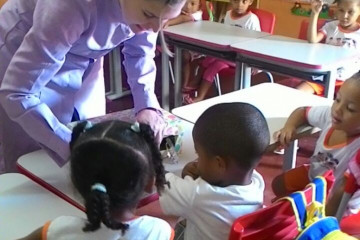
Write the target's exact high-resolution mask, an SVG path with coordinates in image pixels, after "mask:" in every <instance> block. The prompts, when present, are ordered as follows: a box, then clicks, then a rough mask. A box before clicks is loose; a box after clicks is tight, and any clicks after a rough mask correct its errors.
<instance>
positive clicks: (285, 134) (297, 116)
mask: <svg viewBox="0 0 360 240" xmlns="http://www.w3.org/2000/svg"><path fill="white" fill-rule="evenodd" d="M306 123H307V119H306V108H305V107H301V108H298V109H296V110H295V111H293V112H292V113H291V115H290V117H289V118H288V120H287V121H286V123H285V126H284V128H282V129H281V130H280V131H278V132H275V134H274V138H275V140H278V141H279V142H280V144H281V145H282V146H284V145H288V144H289V143H290V142H291V141H292V140H294V139H295V135H296V130H297V128H298V127H300V126H301V125H304V124H306Z"/></svg>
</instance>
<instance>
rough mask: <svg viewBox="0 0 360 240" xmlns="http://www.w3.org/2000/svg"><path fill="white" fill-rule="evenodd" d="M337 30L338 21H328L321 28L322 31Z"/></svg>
mask: <svg viewBox="0 0 360 240" xmlns="http://www.w3.org/2000/svg"><path fill="white" fill-rule="evenodd" d="M338 28H339V20H330V21H327V22H325V24H324V26H323V27H322V29H328V30H331V31H335V30H337V29H338Z"/></svg>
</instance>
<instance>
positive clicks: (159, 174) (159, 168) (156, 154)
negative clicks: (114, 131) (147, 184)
mask: <svg viewBox="0 0 360 240" xmlns="http://www.w3.org/2000/svg"><path fill="white" fill-rule="evenodd" d="M140 134H141V135H142V136H143V137H144V139H145V140H146V142H147V143H148V145H149V147H150V150H151V156H152V158H151V160H152V163H153V165H154V171H155V174H156V176H155V179H156V180H155V186H156V188H157V190H158V192H159V194H160V193H161V191H163V190H164V185H165V184H167V185H169V183H168V182H167V181H166V180H165V168H164V165H163V164H162V158H161V154H160V151H159V148H158V146H157V145H156V144H155V138H154V132H153V130H152V129H151V128H150V126H148V125H146V124H140Z"/></svg>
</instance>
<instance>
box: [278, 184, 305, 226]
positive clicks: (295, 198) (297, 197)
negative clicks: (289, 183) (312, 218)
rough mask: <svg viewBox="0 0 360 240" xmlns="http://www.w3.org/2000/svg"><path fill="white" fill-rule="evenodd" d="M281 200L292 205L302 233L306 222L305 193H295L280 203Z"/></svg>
mask: <svg viewBox="0 0 360 240" xmlns="http://www.w3.org/2000/svg"><path fill="white" fill-rule="evenodd" d="M281 200H287V201H289V202H290V203H291V207H292V209H293V211H294V215H295V220H296V223H297V226H298V231H299V232H300V231H302V230H303V229H304V228H305V221H306V198H305V194H304V192H302V191H299V192H294V193H292V194H290V195H289V196H288V197H284V198H281V199H279V201H281Z"/></svg>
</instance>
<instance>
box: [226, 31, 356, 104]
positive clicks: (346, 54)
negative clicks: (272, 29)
mask: <svg viewBox="0 0 360 240" xmlns="http://www.w3.org/2000/svg"><path fill="white" fill-rule="evenodd" d="M231 48H232V49H233V50H234V51H236V52H237V53H238V57H237V61H238V62H239V63H240V62H241V63H245V64H247V65H248V66H254V67H259V68H260V69H265V70H270V71H275V72H279V73H283V74H286V75H290V76H293V77H299V78H305V79H308V80H311V76H314V75H315V76H318V77H319V78H320V79H321V77H322V76H323V79H322V80H319V81H318V82H319V83H323V84H324V85H325V96H326V97H328V98H330V99H332V98H333V96H334V90H335V80H336V77H337V69H338V68H339V67H341V66H344V65H346V62H348V61H355V59H356V58H357V59H359V58H360V52H359V51H358V52H356V51H354V50H353V49H351V50H349V49H345V48H342V47H337V46H332V45H328V44H321V43H316V44H311V43H308V42H306V41H304V40H300V39H295V38H289V37H283V36H277V35H270V36H265V37H263V38H258V39H253V40H251V41H245V42H238V43H235V44H232V45H231ZM244 69H247V68H246V66H245V67H244ZM241 76H243V80H241V83H239V81H235V82H236V85H235V88H236V89H241V88H245V87H249V86H250V77H251V76H250V71H247V72H243V74H242V75H241ZM238 79H240V78H237V79H236V80H238Z"/></svg>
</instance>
